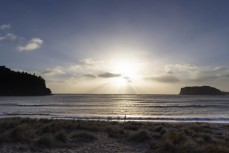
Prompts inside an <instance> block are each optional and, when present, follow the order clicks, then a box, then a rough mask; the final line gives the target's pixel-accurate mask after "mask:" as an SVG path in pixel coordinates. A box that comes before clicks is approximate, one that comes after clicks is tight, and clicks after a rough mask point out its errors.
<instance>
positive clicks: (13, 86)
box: [0, 66, 51, 96]
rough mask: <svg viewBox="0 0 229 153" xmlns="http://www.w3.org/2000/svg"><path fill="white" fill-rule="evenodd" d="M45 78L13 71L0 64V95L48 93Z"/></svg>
mask: <svg viewBox="0 0 229 153" xmlns="http://www.w3.org/2000/svg"><path fill="white" fill-rule="evenodd" d="M50 94H51V90H50V89H49V88H46V85H45V80H44V79H43V78H42V77H40V76H36V75H35V74H34V75H32V74H28V73H27V72H15V71H12V70H10V69H9V68H6V67H5V66H0V96H38V95H50Z"/></svg>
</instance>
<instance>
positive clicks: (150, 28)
mask: <svg viewBox="0 0 229 153" xmlns="http://www.w3.org/2000/svg"><path fill="white" fill-rule="evenodd" d="M228 6H229V1H228V0H192V1H190V0H160V1H158V0H141V1H140V0H77V1H75V0H65V1H64V0H20V1H18V0H1V1H0V65H5V66H6V67H9V68H11V69H13V70H15V71H27V72H29V73H35V74H36V75H41V76H42V77H44V78H45V80H46V85H47V87H49V88H50V89H51V90H52V92H53V93H98V94H99V93H101V94H178V93H179V91H180V88H181V87H184V86H202V85H209V86H214V87H216V88H219V89H221V90H223V91H229V60H228V57H229V45H228V42H229V17H228V14H229V9H228Z"/></svg>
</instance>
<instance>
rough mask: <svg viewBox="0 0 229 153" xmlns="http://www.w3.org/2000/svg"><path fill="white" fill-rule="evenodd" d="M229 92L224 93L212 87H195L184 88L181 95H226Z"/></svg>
mask: <svg viewBox="0 0 229 153" xmlns="http://www.w3.org/2000/svg"><path fill="white" fill-rule="evenodd" d="M226 94H228V92H223V91H221V90H219V89H217V88H214V87H210V86H194V87H184V88H181V90H180V95H226Z"/></svg>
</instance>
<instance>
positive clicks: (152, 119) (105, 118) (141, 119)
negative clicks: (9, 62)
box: [0, 112, 229, 124]
mask: <svg viewBox="0 0 229 153" xmlns="http://www.w3.org/2000/svg"><path fill="white" fill-rule="evenodd" d="M31 116H32V117H31ZM17 117H19V118H31V119H37V118H39V119H42V118H44V119H66V120H85V121H111V122H112V121H115V122H124V121H128V122H168V123H169V122H171V123H175V122H177V123H228V124H229V118H227V117H217V118H201V117H199V118H198V117H191V118H190V117H187V118H184V117H135V116H126V117H125V116H123V115H122V116H105V115H104V116H58V115H51V114H5V113H1V112H0V119H4V118H17Z"/></svg>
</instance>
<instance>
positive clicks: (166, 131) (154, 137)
mask: <svg viewBox="0 0 229 153" xmlns="http://www.w3.org/2000/svg"><path fill="white" fill-rule="evenodd" d="M228 131H229V125H228V124H208V123H144V122H125V123H123V122H106V121H80V120H52V119H29V118H5V119H0V133H1V134H0V145H1V144H3V143H11V144H12V143H21V144H29V146H30V147H31V148H32V149H33V148H40V147H43V148H58V147H69V146H74V145H75V144H79V143H80V144H84V143H93V142H94V141H100V140H99V139H98V136H99V135H100V134H101V133H103V134H105V135H107V137H108V138H110V139H116V140H118V141H120V142H121V143H125V144H126V145H128V144H129V145H133V144H136V143H142V144H147V145H146V146H147V147H148V152H149V153H150V152H152V153H161V152H163V153H173V152H174V153H179V152H182V153H202V152H206V153H212V152H214V153H228V152H229V133H228Z"/></svg>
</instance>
